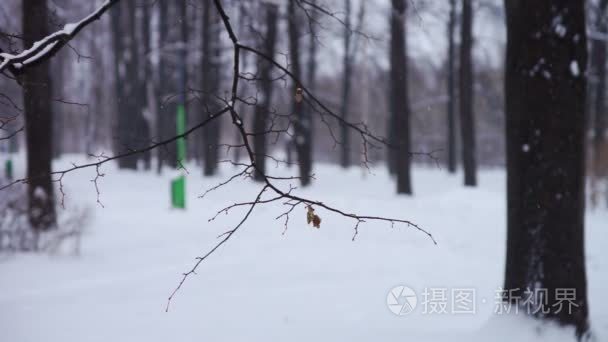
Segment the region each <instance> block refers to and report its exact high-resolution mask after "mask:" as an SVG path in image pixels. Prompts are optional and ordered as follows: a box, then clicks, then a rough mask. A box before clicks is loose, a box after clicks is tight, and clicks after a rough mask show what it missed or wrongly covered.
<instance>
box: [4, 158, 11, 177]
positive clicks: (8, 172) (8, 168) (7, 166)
mask: <svg viewBox="0 0 608 342" xmlns="http://www.w3.org/2000/svg"><path fill="white" fill-rule="evenodd" d="M4 173H5V174H6V178H7V179H8V180H13V161H12V160H10V159H8V160H7V161H6V163H5V165H4Z"/></svg>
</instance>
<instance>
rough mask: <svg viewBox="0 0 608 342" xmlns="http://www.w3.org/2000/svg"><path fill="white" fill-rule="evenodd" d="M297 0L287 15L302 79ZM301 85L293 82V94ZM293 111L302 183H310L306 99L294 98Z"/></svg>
mask: <svg viewBox="0 0 608 342" xmlns="http://www.w3.org/2000/svg"><path fill="white" fill-rule="evenodd" d="M295 2H296V0H289V4H288V9H287V13H288V14H287V15H288V20H289V23H288V35H289V58H290V62H291V72H292V73H293V75H294V76H295V77H296V78H297V79H298V80H301V79H302V71H301V66H300V43H299V39H300V29H299V25H300V24H299V23H298V20H297V10H296V4H295ZM300 87H301V85H300V84H297V83H296V82H292V89H291V94H292V96H294V97H295V96H296V93H298V92H299V91H301V90H300ZM291 101H292V113H293V116H295V123H294V133H295V134H294V136H295V142H294V144H295V147H296V154H297V158H298V167H299V169H300V175H299V177H300V184H302V186H308V185H310V180H311V174H310V173H311V171H312V141H311V128H312V121H311V116H310V113H309V112H308V111H306V110H304V103H305V101H303V100H302V101H298V100H294V99H292V100H291Z"/></svg>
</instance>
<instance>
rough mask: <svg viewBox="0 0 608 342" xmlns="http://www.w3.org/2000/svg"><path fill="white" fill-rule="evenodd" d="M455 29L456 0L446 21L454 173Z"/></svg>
mask: <svg viewBox="0 0 608 342" xmlns="http://www.w3.org/2000/svg"><path fill="white" fill-rule="evenodd" d="M455 28H456V0H450V17H449V19H448V60H447V62H448V70H447V73H448V82H447V83H448V84H447V85H448V103H447V114H448V122H447V129H448V136H447V138H448V141H447V145H448V146H447V148H448V172H450V173H454V172H456V112H455V109H456V88H455V82H454V81H455V76H456V73H455V68H454V64H455V63H454V56H455V51H454V31H455Z"/></svg>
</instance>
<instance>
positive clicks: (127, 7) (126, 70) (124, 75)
mask: <svg viewBox="0 0 608 342" xmlns="http://www.w3.org/2000/svg"><path fill="white" fill-rule="evenodd" d="M134 12H135V5H134V3H133V2H130V1H127V2H123V3H120V4H118V6H117V7H116V8H114V9H112V36H113V41H114V42H113V43H114V67H115V70H114V73H115V80H114V82H115V87H116V99H117V103H118V105H117V110H118V113H117V115H118V120H117V122H118V130H117V131H118V137H117V139H116V140H117V143H116V145H115V149H116V151H115V153H116V154H120V153H125V152H127V151H130V150H132V149H135V148H137V146H136V141H137V124H136V120H137V118H138V116H139V113H138V112H137V101H138V99H137V86H138V83H139V82H138V76H139V75H138V69H137V61H136V60H137V56H138V55H137V50H136V49H133V47H134V46H135V13H134ZM123 14H125V15H126V17H123ZM134 52H135V54H134ZM137 159H138V156H137V155H131V156H128V157H125V158H120V159H118V167H119V168H124V169H133V170H134V169H137Z"/></svg>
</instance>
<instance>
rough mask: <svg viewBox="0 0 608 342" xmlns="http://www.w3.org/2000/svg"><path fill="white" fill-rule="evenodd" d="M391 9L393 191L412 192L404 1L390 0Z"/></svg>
mask: <svg viewBox="0 0 608 342" xmlns="http://www.w3.org/2000/svg"><path fill="white" fill-rule="evenodd" d="M392 4H393V10H392V12H391V51H390V53H391V109H392V115H391V116H392V123H393V125H391V126H392V127H394V129H393V134H392V140H391V146H390V149H391V150H394V152H393V153H394V155H393V158H394V163H395V173H396V176H397V193H399V194H408V195H409V194H412V184H411V179H410V163H411V161H410V105H409V99H408V89H407V55H406V36H405V17H406V2H405V0H392Z"/></svg>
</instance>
